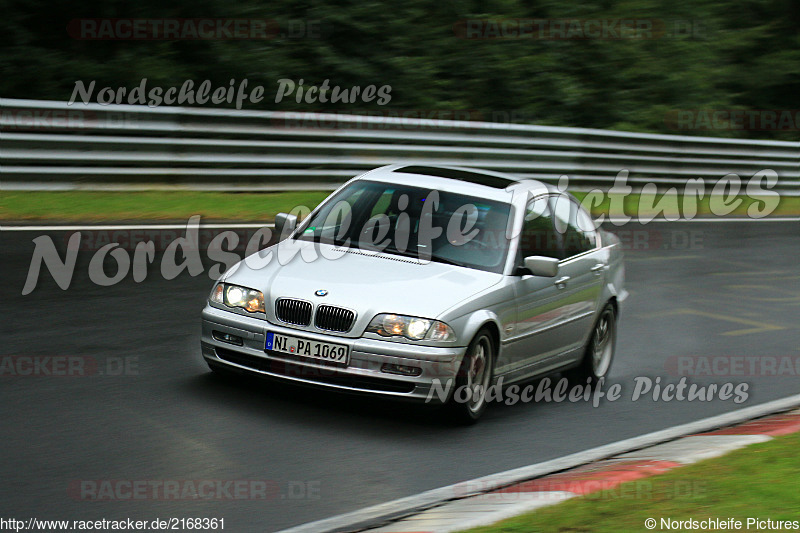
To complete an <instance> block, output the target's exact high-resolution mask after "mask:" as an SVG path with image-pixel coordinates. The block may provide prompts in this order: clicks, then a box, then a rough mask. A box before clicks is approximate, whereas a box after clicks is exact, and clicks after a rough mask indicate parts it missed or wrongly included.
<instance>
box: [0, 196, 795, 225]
mask: <svg viewBox="0 0 800 533" xmlns="http://www.w3.org/2000/svg"><path fill="white" fill-rule="evenodd" d="M327 195H328V193H327V192H324V191H300V192H275V193H223V192H191V191H164V192H88V191H64V192H40V191H31V192H8V191H4V192H2V193H0V220H31V221H33V220H63V221H87V222H93V221H105V220H136V219H138V220H143V219H147V220H167V219H173V220H176V219H178V220H181V219H187V218H189V217H190V216H192V215H202V216H203V218H206V219H220V220H238V221H267V220H272V218H273V217H274V216H275V214H276V213H279V212H281V211H288V210H290V209H292V208H293V207H295V206H298V205H304V206H307V207H309V208H313V207H315V206H316V205H317V204H318V203H319V202H320V201H322V200H323V199H324V198H325V197H326V196H327ZM576 196H577V197H578V198H583V197H584V196H586V193H583V192H577V193H576ZM643 199H644V200H645V201H646V203H649V198H642V197H640V195H630V196H628V197H626V198H625V200H624V210H625V213H626V214H628V215H630V216H634V215H636V214H637V213H638V212H639V205H640V202H641V201H642V200H643ZM742 200H743V201H742V204H741V205H740V206H739V207H738V208H737V209H736V210H734V211H733V213H731V214H732V215H744V214H746V213H747V208H748V207H749V206H750V204H752V203H753V202H755V201H756V200H753V199H751V198H749V197H747V196H742ZM610 204H611V201H610V199H608V198H606V200H605V201H604V202H603V203H602V204H600V205H599V206H597V207H596V208H595V209H593V214H594V215H599V214H601V213H605V214H608V212H609V207H610ZM680 207H681V201H680V200H678V201H677V202H676V201H673V200H672V199H669V201H668V203H667V205H666V212H667V213H682V211H679V209H680ZM648 211H649V209H647V208H646V207H642V214H644V213H645V212H648ZM697 211H698V215H699V216H702V215H713V213H712V211H711V209H710V207H709V199H708V197H706V198H704V199H703V200H701V201H700V202H699V205H698V209H697ZM621 214H622V213H618V212H614V213H611V215H612V216H619V215H621ZM798 214H800V197H787V198H783V199H781V201H780V203H779V205H778V206H777V209H775V211H774V212H773V213H772V216H775V215H798Z"/></svg>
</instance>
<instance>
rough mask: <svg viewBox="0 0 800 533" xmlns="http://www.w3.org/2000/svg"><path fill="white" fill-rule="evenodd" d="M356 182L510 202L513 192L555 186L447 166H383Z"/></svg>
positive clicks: (542, 191)
mask: <svg viewBox="0 0 800 533" xmlns="http://www.w3.org/2000/svg"><path fill="white" fill-rule="evenodd" d="M356 179H363V180H370V181H380V182H385V183H398V184H403V185H410V186H414V187H425V188H430V189H436V190H444V191H451V192H454V193H459V194H464V195H467V196H478V197H482V198H486V199H490V200H497V201H501V202H510V201H511V198H512V195H513V192H514V190H515V189H528V190H531V191H533V193H534V195H538V194H545V193H548V192H552V191H555V190H556V189H555V187H553V186H551V185H548V184H546V183H543V182H541V181H537V180H532V179H520V178H516V177H514V176H510V175H508V174H503V173H500V172H492V171H490V170H479V169H474V168H467V167H457V166H450V165H425V164H417V165H387V166H384V167H380V168H376V169H375V170H371V171H369V172H366V173H364V174H362V175H360V176H358V177H357V178H356Z"/></svg>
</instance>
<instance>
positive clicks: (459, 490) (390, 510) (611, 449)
mask: <svg viewBox="0 0 800 533" xmlns="http://www.w3.org/2000/svg"><path fill="white" fill-rule="evenodd" d="M799 405H800V394H795V395H793V396H788V397H786V398H781V399H779V400H774V401H771V402H767V403H763V404H760V405H755V406H753V407H745V408H744V409H738V410H736V411H731V412H729V413H723V414H721V415H717V416H712V417H710V418H704V419H702V420H698V421H696V422H690V423H688V424H682V425H680V426H673V427H671V428H667V429H662V430H661V431H655V432H653V433H648V434H647V435H641V436H639V437H633V438H630V439H625V440H621V441H618V442H614V443H611V444H606V445H605V446H599V447H597V448H592V449H590V450H586V451H583V452H578V453H573V454H571V455H566V456H564V457H560V458H558V459H553V460H550V461H545V462H543V463H537V464H533V465H529V466H523V467H520V468H515V469H513V470H506V471H505V472H499V473H497V474H491V475H488V476H484V477H479V478H477V479H473V480H470V481H464V482H461V483H456V484H454V485H448V486H446V487H440V488H438V489H433V490H429V491H426V492H421V493H419V494H415V495H413V496H407V497H405V498H400V499H398V500H393V501H390V502H386V503H381V504H378V505H373V506H371V507H367V508H364V509H359V510H357V511H353V512H350V513H345V514H341V515H338V516H333V517H331V518H325V519H323V520H317V521H316V522H310V523H307V524H301V525H299V526H296V527H292V528H289V529H284V530H282V531H280V532H279V533H323V532H329V531H339V530H345V531H350V530H360V529H366V528H367V527H370V526H373V525H374V524H378V523H385V522H387V521H390V520H391V519H393V518H399V517H402V516H407V515H409V514H412V513H414V512H419V511H422V510H424V509H428V508H431V507H434V506H436V505H440V504H442V503H443V502H445V501H448V500H455V499H459V498H466V497H468V496H475V495H478V494H482V493H485V492H490V491H492V490H496V489H499V488H501V487H505V486H508V485H512V484H514V483H518V482H521V481H526V480H529V479H534V478H537V477H542V476H545V475H547V474H552V473H553V472H559V471H561V470H567V469H570V468H575V467H576V466H580V465H584V464H587V463H591V462H594V461H599V460H601V459H607V458H609V457H614V456H616V455H620V454H623V453H627V452H632V451H634V450H638V449H641V448H647V447H649V446H654V445H656V444H660V443H662V442H667V441H671V440H674V439H677V438H679V437H683V436H686V435H692V434H695V433H702V432H705V431H711V430H713V429H717V428H722V427H727V426H732V425H735V424H738V423H741V422H745V421H747V420H751V419H753V418H760V417H762V416H766V415H770V414H773V413H778V412H781V411H788V410H790V409H793V408H796V407H797V406H799Z"/></svg>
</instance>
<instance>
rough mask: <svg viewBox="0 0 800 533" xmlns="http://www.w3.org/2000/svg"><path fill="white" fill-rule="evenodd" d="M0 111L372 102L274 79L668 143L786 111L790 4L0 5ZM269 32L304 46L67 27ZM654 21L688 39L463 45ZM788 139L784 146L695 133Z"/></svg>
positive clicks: (791, 80)
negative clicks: (233, 89)
mask: <svg viewBox="0 0 800 533" xmlns="http://www.w3.org/2000/svg"><path fill="white" fill-rule="evenodd" d="M0 13H2V16H0V74H2V76H1V77H0V96H3V97H9V98H41V99H54V100H66V99H68V98H69V96H70V95H71V94H72V90H73V88H74V86H75V81H76V80H84V81H85V82H86V83H88V82H89V81H91V80H96V82H97V85H98V87H104V86H109V87H115V88H116V87H120V86H125V87H129V88H133V87H135V86H136V85H138V84H139V82H140V81H141V79H142V78H147V79H148V82H147V83H148V87H153V86H162V87H170V86H180V85H181V84H182V83H183V81H184V80H186V79H193V80H195V81H196V82H197V83H199V82H200V81H202V80H205V79H209V80H211V81H212V82H213V83H214V84H215V85H222V86H227V85H228V82H229V80H230V79H231V78H235V79H236V80H237V81H238V80H241V79H243V78H247V79H248V80H249V83H250V85H251V86H252V85H254V84H261V85H264V87H265V89H266V92H265V99H264V101H263V102H262V103H261V104H260V105H259V106H253V105H252V104H246V107H247V108H248V109H252V108H254V107H261V108H273V109H282V110H297V109H308V110H314V111H318V110H324V109H335V110H340V111H348V110H352V109H353V108H354V107H357V108H358V109H360V110H369V109H371V108H372V109H377V107H376V106H375V103H374V102H373V103H372V104H364V103H359V104H357V105H355V106H354V105H353V104H350V105H349V106H348V105H346V104H341V103H340V104H327V105H326V104H321V103H319V102H317V103H315V104H308V105H305V104H303V105H300V104H296V103H295V102H294V100H293V99H288V100H284V102H281V103H280V104H275V103H274V95H275V91H276V90H277V80H278V79H279V78H291V79H293V80H298V79H303V80H304V81H305V85H306V86H308V85H311V84H320V83H322V81H323V80H324V79H326V78H327V79H329V80H330V84H331V85H339V86H342V87H350V86H357V85H358V86H367V85H370V84H375V85H378V86H380V85H386V84H388V85H390V86H391V87H392V91H391V95H392V99H391V102H390V103H389V104H388V105H387V106H385V107H384V108H383V109H386V108H391V109H397V110H431V111H442V112H444V111H447V110H462V111H464V110H469V111H471V112H475V116H478V117H483V119H487V120H492V119H497V120H505V119H507V118H508V117H514V120H516V121H526V122H531V123H537V124H550V125H559V126H582V127H593V128H612V129H624V130H634V131H652V132H666V133H675V130H674V129H671V128H670V126H669V120H668V117H670V116H671V115H670V114H671V113H672V114H674V113H675V112H676V110H681V109H745V110H747V109H751V110H753V109H755V110H758V109H798V108H800V104H798V95H800V46H798V45H799V44H800V42H799V39H800V36H798V28H800V2H796V1H794V0H736V1H733V0H716V1H711V0H595V1H588V2H581V3H574V2H573V3H571V2H565V1H564V0H451V1H446V0H445V1H441V0H439V1H437V0H430V1H421V0H406V1H404V2H388V1H387V2H371V1H368V0H367V1H364V0H340V1H338V2H331V1H328V0H307V1H305V2H297V1H296V0H271V1H269V2H256V1H254V0H243V1H236V2H233V1H231V0H191V1H190V0H178V1H175V2H169V3H165V2H163V1H162V0H138V1H136V2H121V1H118V0H90V1H84V2H67V1H61V2H48V1H44V0H25V1H12V0H0ZM84 17H87V18H102V17H120V18H147V17H159V18H165V17H166V18H170V17H175V18H194V17H225V18H271V19H276V20H278V21H279V22H285V21H289V20H299V21H318V23H319V33H318V34H317V35H315V36H311V38H297V39H273V40H245V41H234V40H216V41H211V40H204V41H91V40H77V39H73V38H71V37H70V36H69V35H68V33H67V24H68V23H69V21H70V20H73V19H79V18H84ZM515 17H521V18H538V19H559V18H562V19H620V18H625V19H645V18H648V19H660V20H663V21H665V23H666V24H667V28H668V29H670V28H671V27H672V26H671V25H672V24H673V23H674V22H675V21H686V22H687V23H690V24H691V25H693V27H694V29H695V31H694V35H683V36H674V37H669V36H664V37H662V38H658V39H621V40H602V39H590V40H537V39H495V40H466V39H461V38H458V37H456V34H455V32H454V29H453V26H454V24H455V23H456V22H457V21H459V20H463V19H468V18H515ZM686 133H687V134H693V133H700V134H703V135H724V136H745V137H756V138H783V139H795V138H797V137H798V135H797V132H795V131H788V132H785V131H784V132H775V131H756V132H754V131H743V132H742V131H739V132H737V131H713V130H712V131H701V132H686Z"/></svg>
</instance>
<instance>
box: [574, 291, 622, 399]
mask: <svg viewBox="0 0 800 533" xmlns="http://www.w3.org/2000/svg"><path fill="white" fill-rule="evenodd" d="M616 345H617V315H616V313H615V312H614V307H613V306H612V305H611V304H610V303H607V304H606V305H605V307H603V310H602V311H601V312H600V316H599V317H597V321H595V323H594V326H593V327H592V334H591V336H590V337H589V343H588V344H587V345H586V349H585V351H584V354H583V359H582V360H581V363H580V365H579V366H578V367H576V368H574V369H572V370H570V371H569V372H567V377H568V378H569V379H570V381H572V382H573V383H576V384H577V383H580V384H585V383H586V380H587V379H588V378H592V382H593V383H596V382H597V380H599V379H600V378H604V377H606V376H607V375H608V372H609V370H610V369H611V363H612V362H613V361H614V349H615V348H616Z"/></svg>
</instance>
